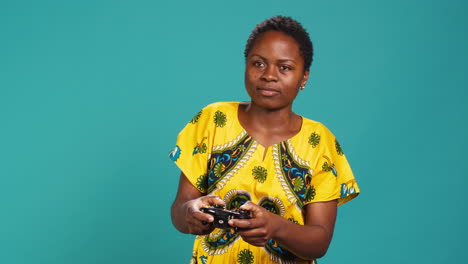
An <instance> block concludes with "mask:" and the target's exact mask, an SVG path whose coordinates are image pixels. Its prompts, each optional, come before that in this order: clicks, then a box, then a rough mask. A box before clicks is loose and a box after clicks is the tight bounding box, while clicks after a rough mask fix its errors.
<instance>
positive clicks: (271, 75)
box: [262, 65, 278, 82]
mask: <svg viewBox="0 0 468 264" xmlns="http://www.w3.org/2000/svg"><path fill="white" fill-rule="evenodd" d="M262 80H264V81H267V82H274V81H277V80H278V76H277V72H276V68H275V67H274V66H272V65H268V66H267V67H266V68H265V71H264V72H263V74H262Z"/></svg>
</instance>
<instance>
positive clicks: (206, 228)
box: [183, 195, 224, 235]
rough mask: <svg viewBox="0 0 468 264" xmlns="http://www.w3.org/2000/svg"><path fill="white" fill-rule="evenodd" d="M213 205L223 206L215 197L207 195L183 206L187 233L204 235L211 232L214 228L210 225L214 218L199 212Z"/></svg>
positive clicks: (222, 202)
mask: <svg viewBox="0 0 468 264" xmlns="http://www.w3.org/2000/svg"><path fill="white" fill-rule="evenodd" d="M213 205H224V201H223V200H221V199H220V198H219V196H217V195H207V196H202V197H199V198H196V199H193V200H190V201H188V202H186V203H185V204H184V206H183V207H185V222H186V223H187V227H188V233H190V234H194V235H206V234H209V233H211V231H213V229H214V227H213V225H212V224H211V223H212V222H213V221H214V217H213V216H212V215H210V214H205V213H203V212H202V211H200V208H202V207H210V206H213Z"/></svg>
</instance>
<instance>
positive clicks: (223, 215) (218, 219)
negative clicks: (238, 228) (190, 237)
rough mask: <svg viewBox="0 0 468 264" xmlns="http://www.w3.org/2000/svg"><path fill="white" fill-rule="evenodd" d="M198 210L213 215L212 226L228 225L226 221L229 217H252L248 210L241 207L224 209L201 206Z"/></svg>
mask: <svg viewBox="0 0 468 264" xmlns="http://www.w3.org/2000/svg"><path fill="white" fill-rule="evenodd" d="M200 211H202V212H203V213H205V214H210V215H212V216H213V217H214V221H213V223H212V224H213V226H214V227H217V228H222V229H225V228H228V227H230V226H229V224H228V221H229V220H231V219H250V218H252V214H251V212H250V211H247V210H242V209H234V210H226V209H224V208H223V207H202V208H200Z"/></svg>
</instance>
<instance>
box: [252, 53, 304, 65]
mask: <svg viewBox="0 0 468 264" xmlns="http://www.w3.org/2000/svg"><path fill="white" fill-rule="evenodd" d="M250 57H259V58H260V59H262V60H264V61H268V59H267V58H265V57H263V56H261V55H258V54H252V56H250ZM278 62H281V63H284V62H292V63H296V61H295V60H293V59H279V60H278Z"/></svg>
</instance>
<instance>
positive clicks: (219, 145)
mask: <svg viewBox="0 0 468 264" xmlns="http://www.w3.org/2000/svg"><path fill="white" fill-rule="evenodd" d="M238 108H239V103H238V102H232V103H214V104H211V105H208V106H207V107H205V108H204V109H202V110H201V111H200V112H198V113H197V114H196V115H195V116H194V117H193V119H192V120H190V122H189V123H188V124H187V125H186V127H185V128H184V129H183V130H182V131H181V132H180V133H179V136H178V139H177V143H176V146H175V148H174V150H173V151H172V152H171V153H170V155H169V156H170V158H171V159H172V160H173V161H174V162H175V163H176V164H177V166H178V167H179V168H180V169H181V170H182V172H183V173H184V174H185V175H186V176H187V178H188V180H189V181H190V182H191V183H192V184H193V186H195V187H196V188H197V189H198V190H199V191H200V192H201V193H203V194H214V195H218V196H219V197H220V198H221V199H223V200H224V202H225V203H226V209H235V208H238V207H239V206H241V205H242V204H244V203H245V202H246V201H252V202H254V203H256V204H258V205H260V206H262V207H264V208H265V209H267V210H269V211H270V212H272V213H275V214H279V215H281V216H283V217H284V218H286V219H288V220H290V221H292V222H294V223H297V224H300V225H302V224H304V219H303V216H302V208H303V207H304V206H305V205H307V204H309V203H314V202H323V201H331V200H335V199H336V200H338V205H341V204H344V203H346V202H348V201H349V200H351V199H353V198H354V197H356V196H357V194H358V193H359V187H358V185H357V184H356V181H355V179H354V176H353V173H352V171H351V169H350V167H349V164H348V162H347V160H346V158H345V155H344V153H343V150H342V149H341V146H340V145H339V143H338V141H337V140H336V138H335V137H334V136H333V134H332V133H331V132H330V131H329V130H328V129H327V128H326V127H325V126H323V125H322V124H321V123H318V122H315V121H312V120H310V119H306V118H304V117H303V118H302V120H303V122H302V127H301V130H300V131H299V133H298V134H296V135H295V136H293V137H292V138H290V139H288V140H285V141H283V142H280V143H278V144H276V145H273V146H270V147H268V148H265V147H264V146H262V145H260V144H258V143H257V142H256V141H255V139H254V138H252V137H251V136H250V135H249V134H248V133H247V132H246V131H245V130H244V128H243V127H242V125H241V124H240V123H239V120H238V115H237V114H238ZM192 263H245V264H249V263H315V261H304V260H301V259H298V258H297V257H296V256H294V255H293V254H292V253H290V252H289V251H288V250H286V249H285V248H282V247H281V245H278V244H276V243H275V241H273V240H270V241H269V242H268V244H267V245H266V246H265V247H255V246H252V245H250V244H248V243H246V242H244V241H243V240H242V238H241V237H240V236H239V235H238V234H237V233H236V231H235V230H234V229H215V230H214V231H213V232H212V233H211V234H209V235H205V236H197V237H196V239H195V243H194V249H193V254H192Z"/></svg>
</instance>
